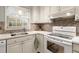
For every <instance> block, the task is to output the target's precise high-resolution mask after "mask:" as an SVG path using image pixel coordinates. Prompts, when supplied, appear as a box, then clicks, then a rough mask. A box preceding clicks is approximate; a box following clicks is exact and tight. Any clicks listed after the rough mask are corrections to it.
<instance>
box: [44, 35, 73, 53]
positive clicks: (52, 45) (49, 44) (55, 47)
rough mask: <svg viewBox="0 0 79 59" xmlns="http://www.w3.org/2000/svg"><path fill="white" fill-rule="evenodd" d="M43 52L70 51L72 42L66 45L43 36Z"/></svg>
mask: <svg viewBox="0 0 79 59" xmlns="http://www.w3.org/2000/svg"><path fill="white" fill-rule="evenodd" d="M44 40H45V41H44V42H45V43H44V50H45V53H72V44H71V45H67V44H64V43H62V42H59V41H57V40H54V39H52V38H49V37H47V36H44Z"/></svg>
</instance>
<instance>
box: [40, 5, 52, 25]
mask: <svg viewBox="0 0 79 59" xmlns="http://www.w3.org/2000/svg"><path fill="white" fill-rule="evenodd" d="M49 15H50V7H49V6H44V7H43V6H42V7H40V21H39V22H40V23H50V22H51V21H50V18H49Z"/></svg>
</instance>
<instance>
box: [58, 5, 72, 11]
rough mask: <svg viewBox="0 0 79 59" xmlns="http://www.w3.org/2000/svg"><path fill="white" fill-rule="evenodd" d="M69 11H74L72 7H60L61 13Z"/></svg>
mask: <svg viewBox="0 0 79 59" xmlns="http://www.w3.org/2000/svg"><path fill="white" fill-rule="evenodd" d="M70 9H74V6H60V10H61V11H62V12H63V11H68V10H70Z"/></svg>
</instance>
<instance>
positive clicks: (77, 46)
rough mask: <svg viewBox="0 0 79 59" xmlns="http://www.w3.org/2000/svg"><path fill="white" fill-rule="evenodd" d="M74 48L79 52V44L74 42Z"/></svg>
mask: <svg viewBox="0 0 79 59" xmlns="http://www.w3.org/2000/svg"><path fill="white" fill-rule="evenodd" d="M73 50H74V51H78V52H79V44H73Z"/></svg>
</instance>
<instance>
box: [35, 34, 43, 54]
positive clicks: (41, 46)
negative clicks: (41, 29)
mask: <svg viewBox="0 0 79 59" xmlns="http://www.w3.org/2000/svg"><path fill="white" fill-rule="evenodd" d="M36 38H37V40H38V49H37V50H36V51H37V52H38V53H39V52H40V53H43V52H44V35H42V34H36Z"/></svg>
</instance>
